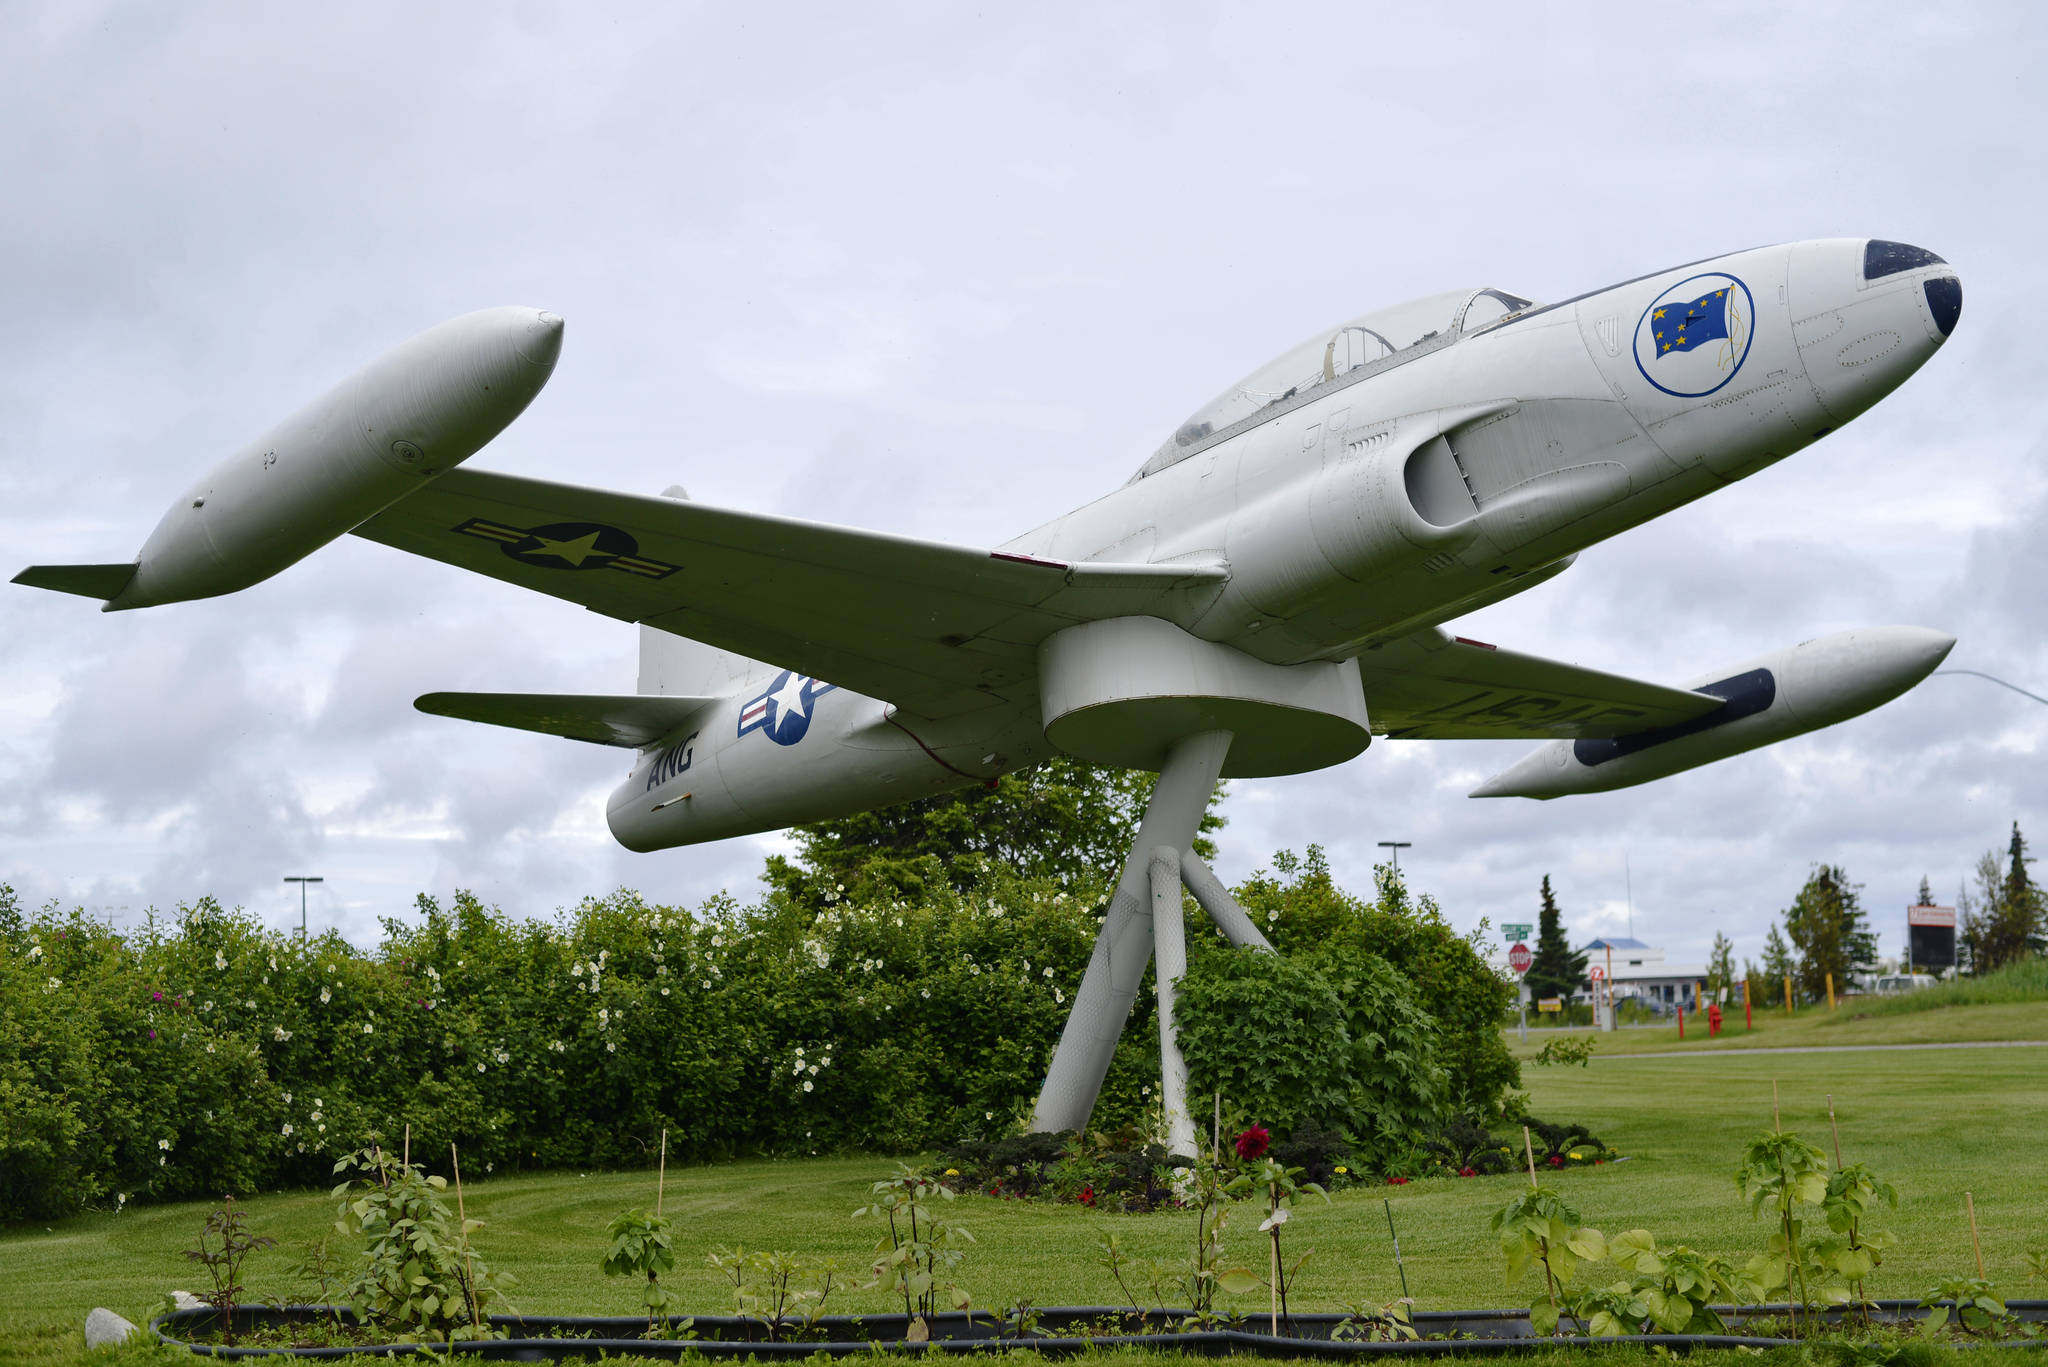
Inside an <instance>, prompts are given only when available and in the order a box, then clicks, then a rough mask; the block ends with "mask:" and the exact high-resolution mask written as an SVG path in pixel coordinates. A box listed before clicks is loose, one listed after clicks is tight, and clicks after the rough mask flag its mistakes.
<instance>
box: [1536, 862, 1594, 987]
mask: <svg viewBox="0 0 2048 1367" xmlns="http://www.w3.org/2000/svg"><path fill="white" fill-rule="evenodd" d="M1539 895H1540V896H1541V897H1542V899H1543V901H1542V905H1541V906H1539V907H1538V908H1537V912H1536V952H1535V954H1534V955H1532V956H1531V961H1530V964H1529V971H1528V972H1527V973H1525V974H1523V975H1522V977H1523V980H1524V981H1525V982H1527V983H1528V984H1529V994H1530V995H1531V996H1532V997H1535V998H1538V999H1541V998H1544V997H1563V998H1565V999H1567V1000H1569V999H1571V998H1573V997H1576V996H1578V995H1579V992H1580V990H1581V985H1582V984H1584V982H1585V981H1586V956H1585V954H1584V953H1583V952H1581V953H1577V954H1574V953H1573V952H1572V946H1571V941H1569V940H1567V939H1565V936H1564V926H1563V924H1562V917H1561V916H1560V914H1559V912H1558V909H1557V898H1556V897H1554V896H1552V895H1551V891H1550V875H1549V874H1547V873H1546V874H1544V875H1543V887H1542V889H1541V891H1540V893H1539Z"/></svg>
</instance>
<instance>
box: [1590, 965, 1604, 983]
mask: <svg viewBox="0 0 2048 1367" xmlns="http://www.w3.org/2000/svg"><path fill="white" fill-rule="evenodd" d="M1606 976H1607V970H1606V969H1604V968H1602V967H1600V965H1598V964H1594V965H1593V981H1594V982H1596V983H1597V982H1599V981H1600V980H1601V979H1602V978H1604V977H1606Z"/></svg>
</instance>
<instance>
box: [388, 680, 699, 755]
mask: <svg viewBox="0 0 2048 1367" xmlns="http://www.w3.org/2000/svg"><path fill="white" fill-rule="evenodd" d="M720 701H722V699H719V698H685V697H678V696H677V695H675V694H673V693H627V694H620V695H612V696H608V697H607V696H596V697H593V696H590V695H588V694H580V693H578V694H564V693H428V694H425V695H423V696H421V697H418V698H415V699H413V704H412V705H413V706H414V707H417V708H418V709H419V710H420V711H422V712H427V713H431V714H432V715H434V716H437V717H454V718H456V719H458V720H460V721H480V722H486V723H488V724H490V725H492V726H510V727H514V728H516V729H518V730H521V731H537V732H539V733H540V734H542V735H544V736H563V737H566V738H567V739H569V740H585V741H589V742H590V743H591V744H593V745H621V746H626V747H628V748H631V749H640V748H643V747H646V746H649V745H652V744H654V743H655V742H656V741H658V740H660V739H661V738H662V737H663V736H666V735H668V734H670V733H671V732H673V731H676V730H677V729H679V728H680V727H681V726H682V725H683V724H684V723H685V722H687V721H689V720H690V718H691V717H693V716H695V715H696V714H697V713H699V712H701V711H703V710H704V709H705V708H707V707H710V706H713V705H714V704H716V703H718V702H720Z"/></svg>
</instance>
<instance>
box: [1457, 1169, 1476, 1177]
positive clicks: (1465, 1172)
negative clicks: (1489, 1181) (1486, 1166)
mask: <svg viewBox="0 0 2048 1367" xmlns="http://www.w3.org/2000/svg"><path fill="white" fill-rule="evenodd" d="M1478 1175H1479V1169H1477V1168H1459V1169H1458V1176H1460V1177H1477V1176H1478Z"/></svg>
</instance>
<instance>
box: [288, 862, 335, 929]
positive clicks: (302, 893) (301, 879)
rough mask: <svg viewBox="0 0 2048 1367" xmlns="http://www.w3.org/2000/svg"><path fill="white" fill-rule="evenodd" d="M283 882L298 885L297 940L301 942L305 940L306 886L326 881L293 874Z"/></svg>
mask: <svg viewBox="0 0 2048 1367" xmlns="http://www.w3.org/2000/svg"><path fill="white" fill-rule="evenodd" d="M284 881H285V882H287V883H297V884H298V885H299V938H300V939H301V940H303V939H305V938H306V884H308V883H324V882H326V881H327V880H326V879H324V878H310V877H307V876H305V875H304V874H294V875H291V876H288V877H287V878H286V879H285V880H284Z"/></svg>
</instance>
